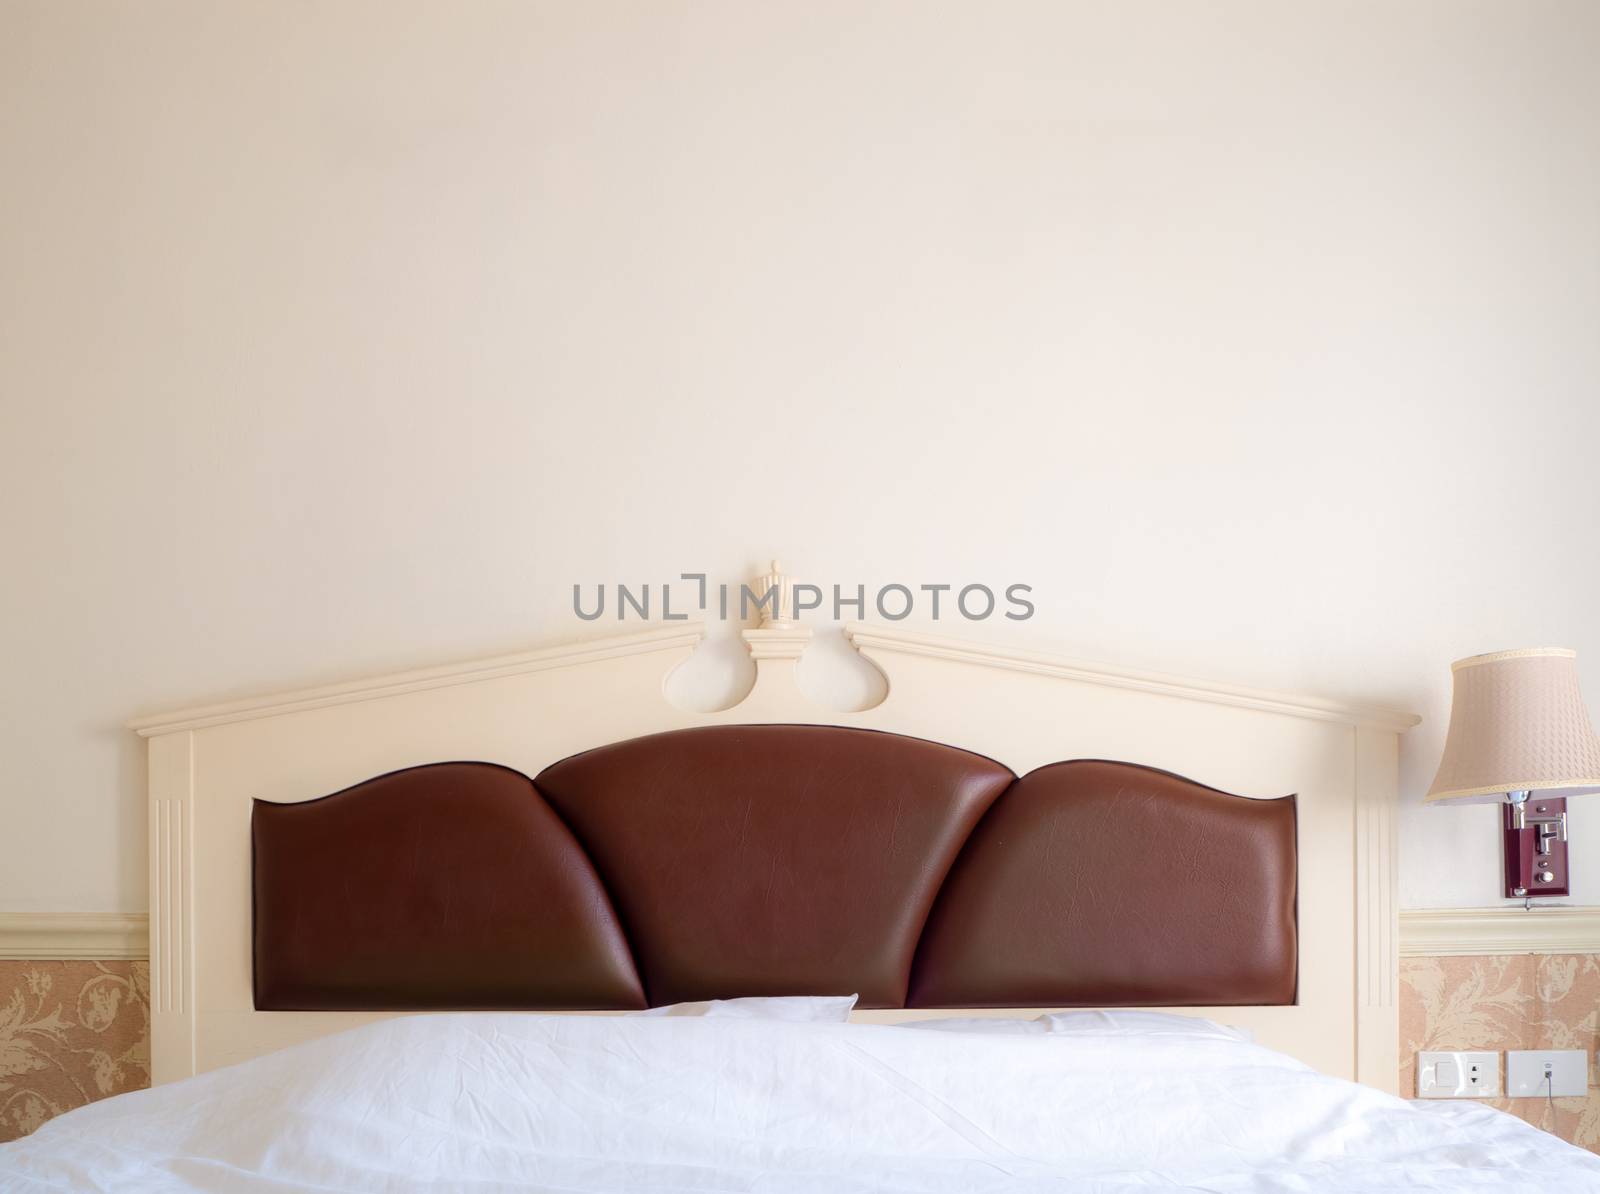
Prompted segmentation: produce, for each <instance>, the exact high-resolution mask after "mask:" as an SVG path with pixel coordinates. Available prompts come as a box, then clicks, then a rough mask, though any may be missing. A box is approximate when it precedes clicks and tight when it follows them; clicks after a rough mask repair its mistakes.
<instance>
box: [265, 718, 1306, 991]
mask: <svg viewBox="0 0 1600 1194" xmlns="http://www.w3.org/2000/svg"><path fill="white" fill-rule="evenodd" d="M252 832H253V847H254V877H253V882H254V897H255V939H254V951H255V959H254V960H255V996H256V1006H257V1007H258V1008H261V1009H264V1010H328V1011H351V1010H395V1009H434V1010H445V1009H452V1008H456V1009H472V1008H508V1009H509V1008H524V1009H530V1010H532V1009H554V1008H572V1009H628V1008H638V1007H643V1006H645V1005H646V1003H650V1004H663V1003H674V1002H679V1001H684V1000H694V999H709V998H729V997H733V996H739V995H793V994H832V995H837V994H848V993H849V992H852V991H854V992H859V994H860V996H861V1003H862V1005H863V1006H868V1007H872V1006H878V1007H899V1006H913V1007H1007V1006H1011V1007H1022V1006H1035V1007H1039V1006H1042V1007H1061V1006H1074V1005H1076V1006H1117V1005H1122V1006H1137V1005H1155V1006H1181V1005H1191V1006H1212V1005H1224V1004H1281V1003H1292V1002H1293V1001H1294V998H1295V984H1296V963H1297V941H1296V924H1295V897H1296V882H1297V879H1296V861H1295V836H1296V831H1295V805H1294V800H1293V798H1292V797H1285V798H1282V799H1278V800H1255V799H1249V798H1246V797H1240V796H1230V795H1227V794H1225V793H1222V792H1218V791H1215V790H1213V789H1211V788H1206V787H1203V786H1202V785H1200V784H1197V783H1194V782H1192V781H1189V780H1185V779H1181V778H1179V777H1177V776H1174V775H1170V774H1167V773H1166V772H1161V771H1153V770H1151V769H1149V768H1145V767H1137V766H1133V765H1131V764H1126V763H1105V762H1071V763H1060V764H1055V765H1052V766H1048V767H1042V768H1040V769H1038V770H1036V771H1034V772H1032V773H1030V774H1029V775H1027V776H1026V777H1025V778H1022V779H1016V778H1015V777H1014V776H1013V775H1012V773H1011V772H1010V771H1009V770H1007V769H1006V768H1005V767H1003V766H1001V765H1000V764H998V763H995V762H993V761H992V760H989V759H986V758H984V757H982V756H980V755H976V754H971V753H969V752H967V751H963V750H958V749H956V748H954V747H951V746H944V745H940V744H938V743H933V742H927V741H923V740H921V739H916V738H906V737H902V736H899V735H896V734H887V733H879V732H875V731H869V730H858V729H845V728H840V727H835V726H815V725H755V726H749V725H745V726H714V727H705V728H697V729H689V730H680V731H675V732H672V733H665V734H655V735H652V736H649V737H645V738H636V739H632V740H629V741H626V742H618V743H615V744H612V745H609V746H602V747H599V748H597V749H595V750H591V751H587V752H585V753H583V754H579V755H574V756H572V757H570V758H567V759H563V760H561V761H560V762H558V763H554V764H552V765H551V766H549V767H547V768H545V770H544V771H542V772H541V773H540V774H539V775H538V776H537V777H536V778H535V779H532V780H530V779H529V778H527V777H526V776H524V775H522V774H520V773H519V772H515V771H511V770H508V769H506V768H504V767H498V766H495V765H493V764H490V763H441V764H435V765H430V766H423V767H414V768H411V769H409V770H406V771H399V772H395V773H393V774H390V775H385V776H381V777H379V778H377V779H373V780H369V781H367V782H366V783H363V784H359V785H357V786H356V787H353V788H348V789H346V790H344V791H343V792H338V793H335V794H334V795H332V796H326V797H323V798H321V799H319V800H312V801H308V802H305V803H300V804H269V803H266V802H262V801H258V802H257V803H256V805H255V810H254V820H253V828H252Z"/></svg>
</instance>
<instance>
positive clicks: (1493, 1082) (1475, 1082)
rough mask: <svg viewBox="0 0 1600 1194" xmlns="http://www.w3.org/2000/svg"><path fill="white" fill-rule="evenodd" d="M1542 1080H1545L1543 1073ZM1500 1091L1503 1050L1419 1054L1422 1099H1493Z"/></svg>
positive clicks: (1418, 1088) (1419, 1087)
mask: <svg viewBox="0 0 1600 1194" xmlns="http://www.w3.org/2000/svg"><path fill="white" fill-rule="evenodd" d="M1540 1080H1541V1081H1542V1080H1543V1078H1542V1072H1541V1079H1540ZM1499 1093H1500V1054H1499V1053H1495V1052H1481V1051H1479V1052H1442V1051H1441V1052H1427V1053H1418V1054H1417V1098H1419V1099H1492V1098H1494V1097H1495V1096H1497V1095H1498V1094H1499Z"/></svg>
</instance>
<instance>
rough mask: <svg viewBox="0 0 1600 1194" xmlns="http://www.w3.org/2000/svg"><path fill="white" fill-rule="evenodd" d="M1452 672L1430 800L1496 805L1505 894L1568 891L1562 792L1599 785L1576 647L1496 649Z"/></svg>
mask: <svg viewBox="0 0 1600 1194" xmlns="http://www.w3.org/2000/svg"><path fill="white" fill-rule="evenodd" d="M1450 670H1451V672H1452V673H1453V675H1454V681H1455V691H1454V694H1453V695H1452V697H1451V701H1450V729H1449V732H1448V733H1447V734H1446V735H1445V743H1444V758H1443V759H1441V760H1440V762H1439V773H1438V774H1437V775H1435V776H1434V777H1433V785H1432V786H1431V787H1430V788H1429V789H1428V795H1427V799H1428V800H1429V801H1434V800H1454V801H1458V802H1461V803H1468V804H1488V803H1494V804H1500V803H1503V804H1504V806H1505V812H1504V814H1503V821H1504V843H1505V871H1506V874H1505V879H1506V883H1505V894H1506V896H1507V898H1520V899H1522V900H1524V901H1526V900H1528V899H1531V898H1532V897H1533V896H1536V895H1568V894H1570V892H1571V888H1570V886H1569V883H1568V876H1567V846H1566V842H1567V802H1566V797H1568V796H1576V795H1578V794H1579V793H1583V792H1600V737H1597V736H1596V735H1595V732H1594V727H1593V726H1592V725H1591V724H1590V722H1589V713H1588V710H1587V709H1585V708H1584V704H1583V694H1582V693H1581V692H1580V691H1579V688H1578V656H1577V652H1575V651H1568V650H1564V649H1562V648H1560V647H1535V648H1530V649H1528V650H1524V651H1496V652H1495V653H1494V654H1492V655H1474V656H1471V657H1470V658H1468V659H1460V660H1457V661H1456V662H1455V663H1454V664H1452V665H1451V668H1450Z"/></svg>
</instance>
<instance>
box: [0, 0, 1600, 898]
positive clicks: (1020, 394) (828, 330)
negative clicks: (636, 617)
mask: <svg viewBox="0 0 1600 1194" xmlns="http://www.w3.org/2000/svg"><path fill="white" fill-rule="evenodd" d="M1597 53H1600V6H1597V5H1595V4H1592V3H1589V2H1588V0H1569V2H1566V3H1558V2H1552V0H1519V2H1518V3H1516V4H1506V3H1501V2H1498V0H1496V2H1494V3H1481V2H1477V3H1475V2H1468V0H1402V2H1401V3H1394V2H1392V0H1382V2H1377V0H1374V2H1372V3H1351V2H1344V0H1341V2H1337V3H1334V2H1327V3H1310V2H1305V3H1296V4H1290V5H1286V4H1281V3H1276V2H1267V0H1261V2H1259V3H1248V2H1244V0H1219V2H1217V3H1210V4H1204V5H1202V4H1190V3H1182V2H1178V0H1171V2H1168V3H1159V4H1155V3H1133V4H1128V3H1109V2H1100V3H1059V2H1054V0H1051V2H1046V0H1038V2H1028V3H1024V2H1014V3H1000V4H995V3H985V4H976V3H972V4H951V3H942V4H929V3H906V4H860V3H854V2H852V3H816V4H807V5H798V4H783V5H778V4H768V3H755V4H752V3H748V2H738V3H731V2H730V3H695V4H671V3H642V2H639V3H624V4H615V3H613V4H604V3H590V2H584V3H575V2H569V3H561V4H531V3H521V4H503V5H502V4H490V3H474V4H469V5H452V4H444V3H433V4H417V3H405V4H397V3H390V2H385V3H336V4H331V5H311V4H299V3H276V2H275V3H251V4H244V3H229V4H224V5H216V4H209V3H199V2H184V3H159V2H151V3H143V4H139V5H118V4H109V3H84V4H71V5H64V4H58V3H51V2H48V0H40V2H33V0H27V2H19V0H0V172H3V185H0V278H3V279H4V282H3V285H0V453H3V461H0V463H3V473H0V519H3V520H4V522H3V530H4V560H5V583H4V588H3V592H0V636H3V637H0V648H3V655H0V660H3V666H4V669H5V680H4V683H3V685H0V694H3V701H4V717H3V719H0V759H3V760H4V761H3V770H0V837H3V839H4V841H5V843H6V844H5V847H4V861H3V865H0V909H4V910H10V911H26V910H46V909H48V910H95V911H102V910H107V911H109V910H116V909H125V910H134V909H137V908H139V907H141V906H142V902H143V897H144V873H143V837H144V824H143V807H142V803H141V801H142V793H141V780H140V771H139V768H140V761H139V748H138V745H137V743H136V741H135V739H134V737H133V736H132V735H131V734H129V733H127V732H125V731H124V730H122V729H121V728H120V726H121V723H122V722H123V720H124V719H125V718H126V717H128V716H130V715H132V714H135V713H140V712H149V711H153V710H158V709H160V708H162V707H163V706H168V705H172V704H175V703H176V704H182V703H189V702H192V701H196V700H200V699H210V698H222V697H227V696H230V695H236V694H243V693H247V692H251V691H259V690H263V689H271V688H274V687H281V686H290V685H300V684H304V683H310V682H316V681H322V680H333V679H339V678H344V677H349V676H353V675H359V674H361V673H364V672H369V671H372V670H376V669H388V668H393V667H398V666H409V665H417V664H425V663H430V662H439V661H447V660H450V659H454V658H457V657H461V656H463V655H470V654H474V653H481V652H488V651H495V650H500V649H509V648H513V647H518V646H521V645H524V644H537V643H541V642H545V641H550V640H555V639H560V638H569V637H578V636H583V635H587V634H593V633H598V632H599V630H598V628H596V627H591V626H589V625H587V624H580V623H578V622H577V620H576V619H575V618H573V616H572V615H571V613H570V612H569V609H570V587H571V585H572V583H573V582H574V581H582V582H585V583H594V582H597V581H601V580H604V581H616V580H630V581H645V580H654V581H660V580H662V579H666V578H670V577H671V576H673V575H675V574H676V573H678V572H680V571H683V570H689V569H695V570H705V571H708V572H710V573H711V574H712V576H713V578H714V579H726V580H735V581H736V580H738V579H740V578H741V577H743V576H746V575H748V574H749V573H750V572H751V571H752V569H753V568H754V567H755V566H756V565H757V564H759V563H760V562H761V560H762V557H763V556H764V555H765V554H767V553H769V552H772V551H778V552H781V553H782V554H783V555H784V556H785V557H786V560H787V561H788V563H789V564H790V566H791V568H792V569H793V570H794V571H795V572H797V573H800V574H802V575H804V576H806V577H807V578H810V579H814V580H818V581H822V582H824V583H832V582H834V581H839V582H843V583H849V584H854V583H856V582H858V581H863V582H868V583H883V582H888V581H905V582H907V583H912V584H916V583H922V582H935V581H968V580H983V581H988V582H990V583H993V584H1002V583H1006V582H1010V581H1014V580H1020V581H1027V582H1030V583H1032V584H1033V585H1034V587H1035V593H1034V598H1035V600H1036V602H1037V605H1038V615H1037V617H1036V618H1035V619H1034V620H1033V621H1031V622H1028V623H1022V624H1011V623H1003V622H1001V623H986V624H983V625H981V626H972V627H968V628H965V629H963V627H962V626H961V625H960V624H959V623H951V622H944V623H941V625H940V629H942V630H944V631H946V632H950V633H966V634H969V635H971V636H972V637H977V638H988V639H994V640H1000V641H1009V642H1015V643H1019V644H1026V645H1031V646H1038V647H1041V648H1048V649H1060V650H1064V651H1067V652H1070V653H1075V654H1079V655H1083V656H1087V657H1090V658H1097V659H1105V660H1111V661H1115V662H1120V663H1127V664H1132V665H1139V666H1148V667H1154V668H1161V669H1166V670H1170V671H1177V672H1185V673H1192V674H1198V675H1203V676H1208V677H1215V678H1220V679H1227V680H1235V681H1241V682H1246V683H1252V684H1258V685H1264V686H1273V687H1281V688H1287V689H1293V690H1303V691H1309V692H1318V693H1325V694H1328V695H1333V696H1354V697H1362V698H1367V699H1372V700H1377V701H1383V702H1388V703H1392V704H1397V705H1401V706H1408V707H1412V708H1414V709H1417V710H1418V711H1420V712H1422V713H1423V714H1424V715H1425V716H1426V718H1427V721H1426V723H1425V724H1424V726H1423V727H1422V728H1421V729H1420V730H1418V731H1416V732H1415V733H1414V734H1413V735H1412V736H1411V738H1410V739H1409V741H1408V742H1407V745H1406V755H1405V759H1404V772H1405V775H1404V779H1405V790H1406V793H1407V796H1406V799H1407V800H1408V802H1413V803H1412V804H1410V805H1409V806H1408V808H1407V809H1406V810H1405V813H1404V818H1403V832H1404V864H1403V871H1404V893H1403V895H1404V902H1405V903H1406V904H1408V905H1413V906H1420V905H1451V904H1474V903H1493V902H1495V900H1496V890H1495V851H1496V841H1495V836H1494V831H1493V825H1494V819H1493V816H1494V814H1493V810H1485V809H1471V810H1464V811H1454V810H1436V809H1422V808H1420V807H1416V806H1415V805H1414V802H1415V800H1416V798H1417V796H1418V793H1419V792H1420V791H1421V789H1422V788H1423V787H1424V786H1425V785H1426V782H1427V779H1428V778H1429V776H1430V774H1431V769H1432V765H1433V762H1434V760H1435V757H1436V754H1437V751H1438V748H1439V745H1440V740H1441V734H1442V726H1441V721H1440V719H1441V717H1442V715H1443V714H1444V711H1445V708H1446V702H1447V686H1448V664H1449V662H1450V660H1451V659H1452V658H1454V657H1456V656H1459V655H1463V654H1467V653H1471V652H1475V651H1480V650H1488V649H1493V648H1499V647H1504V646H1516V645H1527V644H1535V643H1545V642H1555V643H1564V644H1569V645H1572V646H1575V647H1577V648H1578V649H1579V651H1580V653H1581V656H1582V659H1583V665H1584V675H1585V679H1586V682H1587V684H1588V688H1589V691H1590V694H1591V699H1592V700H1594V701H1595V702H1596V704H1597V707H1600V616H1597V612H1596V605H1595V597H1594V594H1595V592H1596V590H1597V587H1600V563H1597V557H1596V553H1595V551H1594V531H1595V521H1596V515H1597V513H1600V501H1597V498H1596V496H1595V494H1596V492H1597V491H1596V486H1595V484H1594V481H1593V478H1592V475H1591V469H1590V465H1591V461H1592V459H1593V453H1594V449H1595V444H1596V433H1597V432H1600V412H1597V405H1600V403H1597V397H1600V385H1597V383H1600V337H1597V336H1596V335H1595V332H1594V329H1595V317H1596V312H1597V309H1600V75H1597V74H1596V72H1594V71H1593V69H1592V68H1593V63H1594V61H1595V58H1596V55H1597ZM728 647H729V640H728V639H727V638H726V637H724V638H722V639H721V640H720V641H719V643H717V644H714V648H715V649H714V651H713V653H712V655H711V656H709V657H708V658H707V659H706V660H704V661H697V669H698V671H697V676H696V677H694V678H693V679H694V680H695V683H696V684H698V685H700V686H702V687H706V686H709V687H710V688H713V689H715V688H716V687H717V686H719V685H722V686H726V685H728V684H731V683H733V682H734V680H733V679H732V678H730V677H731V676H732V675H733V673H732V672H731V671H730V669H731V668H732V666H733V665H732V664H730V663H729V659H730V658H731V656H732V652H731V651H730V650H729V649H728ZM719 652H720V653H719ZM830 661H831V665H833V666H840V667H842V666H843V664H841V663H840V662H839V660H838V657H837V654H835V655H833V656H829V657H827V658H824V659H821V660H819V661H818V665H817V667H816V669H815V670H814V673H813V677H812V678H813V681H814V682H815V683H816V684H817V685H818V687H819V689H832V690H839V691H845V690H848V689H849V688H850V686H851V684H852V683H853V680H852V678H851V677H850V676H849V675H847V674H844V673H839V674H831V673H830V671H829V666H830ZM1202 778H1203V777H1202ZM1573 820H1574V831H1575V835H1576V837H1577V839H1578V842H1577V845H1576V846H1575V850H1576V866H1577V882H1576V888H1577V890H1576V892H1575V895H1576V897H1577V898H1578V900H1579V901H1580V902H1590V903H1600V806H1597V807H1596V808H1594V809H1590V808H1589V807H1587V806H1585V805H1581V804H1580V805H1577V806H1576V807H1575V809H1574V814H1573Z"/></svg>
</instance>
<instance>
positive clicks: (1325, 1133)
mask: <svg viewBox="0 0 1600 1194" xmlns="http://www.w3.org/2000/svg"><path fill="white" fill-rule="evenodd" d="M1144 1189H1156V1190H1165V1191H1172V1190H1204V1191H1211V1192H1214V1194H1233V1192H1245V1191H1248V1192H1271V1194H1279V1192H1286V1191H1294V1192H1301V1191H1326V1192H1337V1194H1374V1192H1377V1191H1394V1192H1396V1194H1398V1192H1400V1191H1406V1192H1411V1191H1419V1190H1423V1191H1426V1190H1440V1191H1443V1190H1449V1191H1455V1192H1460V1191H1479V1190H1499V1191H1511V1190H1513V1189H1516V1190H1544V1191H1559V1192H1561V1194H1585V1192H1588V1191H1595V1192H1597V1194H1600V1158H1596V1157H1594V1156H1592V1155H1591V1154H1589V1153H1586V1152H1583V1151H1582V1150H1579V1149H1576V1148H1573V1147H1571V1146H1569V1145H1566V1144H1563V1143H1562V1142H1560V1141H1558V1140H1556V1139H1555V1138H1554V1137H1551V1136H1548V1135H1546V1134H1544V1133H1542V1132H1539V1131H1537V1130H1536V1129H1534V1128H1531V1127H1529V1126H1528V1125H1526V1124H1524V1123H1522V1122H1521V1121H1519V1120H1517V1119H1515V1118H1513V1117H1511V1116H1508V1115H1503V1114H1501V1113H1499V1112H1496V1111H1493V1110H1490V1109H1488V1108H1485V1107H1482V1106H1479V1105H1475V1104H1428V1105H1422V1104H1411V1103H1406V1102H1403V1101H1402V1100H1400V1099H1396V1098H1392V1097H1390V1096H1387V1095H1384V1094H1380V1093H1378V1092H1377V1091H1374V1090H1369V1089H1367V1088H1365V1087H1361V1086H1357V1085H1355V1084H1352V1083H1349V1082H1344V1081H1340V1080H1337V1079H1333V1078H1328V1077H1324V1076H1322V1075H1319V1074H1317V1073H1315V1072H1314V1071H1312V1070H1310V1069H1308V1068H1306V1067H1305V1066H1303V1065H1301V1064H1300V1063H1298V1062H1296V1061H1293V1060H1291V1059H1289V1058H1287V1057H1285V1056H1283V1055H1281V1054H1278V1053H1274V1052H1272V1051H1270V1050H1267V1049H1264V1048H1260V1047H1258V1046H1255V1045H1250V1044H1246V1043H1242V1042H1237V1041H1228V1040H1222V1039H1215V1038H1211V1039H1203V1038H1186V1037H1171V1036H1158V1037H1150V1038H1139V1037H1128V1036H1116V1037H1097V1036H1095V1035H1093V1034H1076V1033H1075V1034H1068V1035H1062V1036H1051V1035H1024V1036H995V1035H983V1034H977V1033H962V1032H913V1031H908V1030H906V1029H904V1028H898V1027H889V1026H873V1025H858V1024H816V1023H793V1022H777V1021H763V1020H738V1019H679V1018H671V1017H668V1018H629V1017H592V1016H539V1015H526V1014H511V1013H507V1014H481V1013H480V1014H473V1015H448V1016H413V1017H404V1018H400V1019H396V1020H390V1021H386V1022H383V1023H380V1024H375V1025H371V1026H368V1027H365V1028H360V1029H356V1030H354V1031H352V1032H348V1033H343V1034H340V1035H339V1036H337V1037H331V1038H328V1039H326V1040H322V1041H316V1042H312V1043H310V1044H306V1045H301V1046H297V1047H295V1048H292V1049H287V1050H284V1051H283V1052H280V1053H275V1054H272V1055H270V1056H267V1057H263V1058H259V1059H256V1060H254V1061H250V1062H246V1063H244V1064H243V1065H238V1066H234V1067H231V1068H228V1069H225V1070H219V1071H215V1072H213V1073H210V1074H205V1075H202V1076H200V1077H197V1078H193V1079H190V1080H188V1081H185V1082H180V1083H174V1084H171V1085H168V1086H163V1087H160V1088H158V1089H155V1090H149V1091H140V1092H137V1093H134V1094H129V1095H122V1096H119V1097H117V1098H113V1099H108V1100H106V1101H104V1102H102V1103H97V1104H94V1105H92V1106H89V1107H85V1108H82V1109H81V1110H78V1111H74V1112H71V1113H69V1114H67V1115H64V1116H61V1117H60V1118H58V1119H56V1120H53V1121H51V1122H49V1123H47V1124H45V1125H44V1126H43V1127H41V1128H40V1129H39V1130H38V1131H37V1132H35V1133H34V1134H33V1135H32V1136H30V1137H27V1138H26V1139H24V1140H21V1141H18V1142H16V1143H15V1144H11V1145H7V1146H0V1190H6V1191H13V1190H17V1191H22V1190H26V1191H33V1190H107V1191H116V1192H117V1194H137V1192H141V1191H155V1190H161V1191H183V1190H208V1191H237V1192H249V1194H258V1192H262V1194H264V1192H268V1191H270V1192H272V1194H287V1192H290V1191H295V1192H299V1191H328V1190H350V1191H362V1192H363V1194H388V1192H391V1191H444V1190H450V1191H474V1192H484V1194H489V1192H494V1191H510V1190H535V1191H551V1192H555V1191H559V1192H561V1194H590V1192H598V1191H604V1192H607V1194H624V1192H626V1194H665V1192H668V1191H671V1192H673V1194H690V1192H693V1194H705V1192H709V1191H718V1192H724V1191H739V1192H741V1194H800V1192H805V1194H861V1192H866V1191H885V1192H890V1191H892V1192H896V1194H911V1192H924V1194H954V1192H956V1191H960V1192H962V1194H988V1192H991V1191H993V1192H998V1191H1008V1192H1034V1191H1073V1192H1075V1194H1096V1192H1110V1191H1127V1190H1144Z"/></svg>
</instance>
